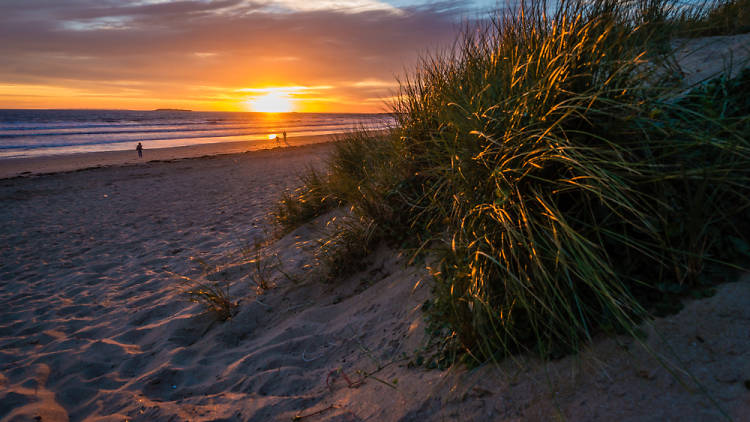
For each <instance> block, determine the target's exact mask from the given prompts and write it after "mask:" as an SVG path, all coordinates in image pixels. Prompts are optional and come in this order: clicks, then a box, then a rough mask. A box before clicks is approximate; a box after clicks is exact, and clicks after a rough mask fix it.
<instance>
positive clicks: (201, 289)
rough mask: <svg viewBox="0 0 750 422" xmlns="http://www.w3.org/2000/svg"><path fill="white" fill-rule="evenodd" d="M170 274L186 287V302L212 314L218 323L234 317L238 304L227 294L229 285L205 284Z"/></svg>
mask: <svg viewBox="0 0 750 422" xmlns="http://www.w3.org/2000/svg"><path fill="white" fill-rule="evenodd" d="M170 274H171V275H172V276H173V277H175V278H177V279H178V280H180V282H181V283H182V284H183V285H184V286H186V289H185V291H184V293H185V295H187V297H188V300H190V301H191V302H193V303H199V304H201V305H203V307H204V308H205V309H206V311H208V312H211V313H213V314H214V315H215V316H216V318H217V319H218V320H219V321H226V320H228V319H230V318H232V316H234V311H235V309H236V308H237V306H239V304H238V302H237V301H233V300H232V297H231V296H230V294H229V283H225V284H224V285H222V284H221V283H219V282H213V283H207V282H202V281H197V280H193V279H191V278H190V277H185V276H182V275H179V274H175V273H170Z"/></svg>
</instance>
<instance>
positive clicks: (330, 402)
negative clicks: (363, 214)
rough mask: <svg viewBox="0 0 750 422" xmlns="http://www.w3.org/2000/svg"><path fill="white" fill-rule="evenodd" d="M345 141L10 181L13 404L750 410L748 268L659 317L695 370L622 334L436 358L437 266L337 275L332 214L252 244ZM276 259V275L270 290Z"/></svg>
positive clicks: (467, 413)
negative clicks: (575, 346) (212, 307)
mask: <svg viewBox="0 0 750 422" xmlns="http://www.w3.org/2000/svg"><path fill="white" fill-rule="evenodd" d="M329 148H330V146H329V145H315V146H308V147H302V148H293V149H283V150H282V149H277V150H269V151H261V152H255V153H248V154H236V155H225V156H220V157H214V158H199V159H188V160H178V161H174V162H162V163H149V164H145V165H139V166H123V167H112V168H102V169H93V170H86V171H79V172H72V173H64V174H56V175H50V176H38V177H31V178H16V179H6V180H3V181H0V201H1V203H2V207H0V210H1V211H0V212H1V213H2V216H1V218H2V219H1V220H0V221H2V225H1V226H0V227H1V230H0V245H1V246H0V257H1V259H2V261H1V262H2V271H1V273H0V274H1V275H0V283H1V284H0V285H1V286H2V288H1V289H0V350H1V351H0V420H2V421H24V420H45V421H64V420H73V421H78V420H113V421H114V420H117V421H121V420H137V421H152V420H206V421H208V420H232V421H234V420H236V421H246V420H252V421H266V420H287V421H288V420H292V418H294V417H298V418H301V419H300V420H305V421H314V420H330V421H359V420H378V421H381V420H385V421H388V420H392V421H397V420H403V421H421V420H509V421H510V420H549V419H551V418H555V417H560V416H566V417H568V418H570V419H571V420H601V419H602V418H605V417H606V418H607V419H609V418H614V419H617V420H666V419H672V420H694V417H696V415H698V416H697V419H699V420H718V419H720V418H721V417H722V412H725V414H727V415H729V416H731V417H734V418H736V419H738V420H741V419H742V418H743V417H744V416H745V415H747V414H750V391H748V389H747V387H746V383H747V379H748V377H750V372H749V371H750V367H748V362H750V355H748V354H749V353H750V348H748V347H747V345H748V344H749V343H750V338H749V337H748V329H747V328H748V326H749V325H748V321H750V313H749V312H750V310H749V309H748V307H747V306H746V304H747V303H748V302H750V283H747V282H741V283H735V284H732V285H727V286H725V287H723V288H722V289H721V290H720V292H719V294H718V295H717V296H715V297H714V298H711V299H708V300H704V301H700V302H694V303H690V304H688V306H687V307H686V309H685V310H684V311H683V312H682V313H680V314H679V315H677V316H674V317H671V318H668V319H664V320H659V321H657V322H656V323H655V327H656V329H657V330H658V332H660V333H663V335H664V340H666V341H667V342H668V344H669V346H666V345H665V343H664V342H663V341H662V340H661V338H660V336H659V335H657V334H655V332H654V333H652V334H651V336H650V337H649V339H648V340H647V344H649V345H650V346H651V347H653V348H654V350H656V351H657V352H658V353H660V354H661V355H663V356H666V358H667V359H669V360H670V361H674V359H675V358H674V356H675V355H674V354H673V353H672V351H674V352H678V353H677V355H678V356H680V359H681V362H680V365H678V367H677V368H678V369H677V370H676V372H675V373H676V375H677V377H674V376H673V375H670V374H669V372H668V371H667V370H666V369H665V368H664V367H663V366H661V365H660V364H659V362H658V361H657V360H656V359H655V357H654V355H653V354H651V353H648V352H645V351H644V350H643V348H642V347H641V346H640V345H638V343H635V342H634V341H633V340H632V339H611V338H610V339H602V340H598V341H597V342H595V344H594V345H592V347H591V350H587V351H584V352H583V353H582V354H581V355H580V356H576V357H568V358H565V359H563V360H561V361H557V362H552V363H549V364H542V363H540V362H538V361H536V360H534V359H532V358H518V359H517V360H509V361H508V362H504V363H503V364H501V365H500V366H498V367H494V366H490V365H487V366H485V367H481V368H478V369H475V370H467V369H465V368H459V367H455V368H454V369H452V370H449V371H439V370H427V369H424V368H415V367H411V366H410V364H409V363H410V362H414V361H415V360H416V356H417V355H418V354H422V355H423V356H426V357H427V359H429V353H424V352H423V351H420V350H421V349H420V348H421V347H422V346H423V345H424V340H425V335H424V329H425V328H424V322H423V319H422V318H423V317H422V313H421V310H420V307H421V305H422V303H423V301H424V300H425V299H426V298H427V297H428V296H429V277H428V275H427V274H426V273H425V272H424V271H423V270H419V269H417V268H413V267H407V266H406V265H405V262H406V260H405V259H404V258H402V257H399V256H398V255H397V254H395V253H393V252H392V251H388V250H385V249H383V250H380V251H379V252H378V253H376V254H374V255H373V256H372V257H371V258H370V260H369V262H367V263H366V264H365V265H364V266H363V268H361V270H362V271H359V272H358V273H357V274H355V275H353V276H351V277H348V278H347V279H345V280H341V281H339V282H337V283H336V284H329V283H326V282H324V281H323V277H322V274H323V273H322V271H323V269H322V268H318V267H316V266H315V265H314V262H315V261H314V260H312V259H311V253H312V250H313V249H314V248H315V245H316V239H317V238H319V237H320V236H322V234H321V233H322V232H323V231H324V230H326V222H327V221H328V220H329V219H330V218H332V217H333V215H329V216H324V217H321V218H320V219H319V220H317V221H315V222H313V223H311V224H308V225H305V226H303V227H301V228H299V229H298V230H297V231H295V232H293V233H291V234H289V235H287V236H285V237H284V238H282V239H279V240H278V241H276V242H274V243H272V244H268V245H265V246H264V247H263V248H262V249H260V252H259V253H258V254H256V253H255V252H253V251H254V249H253V247H254V243H256V241H257V242H261V241H262V240H263V239H265V238H266V237H267V236H268V234H269V233H268V232H267V231H268V230H269V229H270V226H269V225H268V224H267V221H266V218H267V213H268V211H269V209H270V207H271V206H272V205H273V201H274V199H275V198H276V197H277V195H278V193H279V192H280V191H281V190H282V189H285V188H289V187H292V186H294V185H295V184H296V179H295V177H294V169H300V168H303V167H304V166H306V165H308V164H312V165H315V164H319V163H320V162H321V160H322V159H323V158H324V157H325V155H326V153H327V152H328V150H329ZM337 213H339V214H340V213H341V211H337ZM258 257H260V258H261V259H262V262H263V264H262V265H261V266H258V265H256V264H255V263H253V262H252V260H253V259H255V258H258ZM259 269H260V271H261V273H262V274H261V275H264V276H265V277H267V278H268V282H269V283H270V284H271V285H272V288H271V289H269V290H267V291H265V292H262V293H261V294H260V295H258V293H257V292H256V289H255V288H254V287H255V285H254V284H253V279H254V277H255V279H257V277H258V270H259ZM280 270H282V271H280ZM172 273H177V274H181V275H185V276H188V277H191V278H193V279H195V280H199V281H204V282H209V283H211V282H219V283H229V284H230V285H231V287H230V291H231V295H232V297H233V298H234V299H235V300H238V301H239V307H238V309H237V313H236V315H235V316H234V317H233V318H232V319H230V320H229V321H226V322H218V321H217V320H216V319H215V318H214V317H213V316H212V315H210V314H206V313H205V312H204V309H203V308H202V307H201V306H199V305H197V304H193V303H190V302H187V301H186V297H185V296H184V295H183V294H182V291H183V290H184V286H183V285H182V284H181V283H180V282H179V280H178V279H176V278H175V277H174V276H173V275H172ZM646 329H648V328H646ZM685 369H687V370H689V371H690V374H689V375H688V374H687V373H685V372H683V371H684V370H685ZM696 381H699V383H698V384H696ZM680 382H683V383H684V385H682V384H680Z"/></svg>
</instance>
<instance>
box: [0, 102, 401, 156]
mask: <svg viewBox="0 0 750 422" xmlns="http://www.w3.org/2000/svg"><path fill="white" fill-rule="evenodd" d="M393 124H394V119H393V117H392V116H391V115H388V114H336V113H274V114H270V113H242V112H218V111H179V110H154V111H135V110H0V158H21V157H36V156H44V155H64V154H74V153H81V152H96V151H124V150H132V149H134V148H135V145H136V144H137V143H138V142H141V143H142V144H143V147H144V148H169V147H178V146H187V145H196V144H207V143H216V142H234V141H254V140H257V141H261V140H265V141H267V140H268V139H269V135H272V134H278V135H279V136H281V134H282V133H283V132H284V131H285V132H286V133H287V136H289V137H292V136H301V135H324V134H332V133H342V132H347V131H351V130H353V129H357V128H360V127H364V128H368V129H383V128H386V127H389V126H393Z"/></svg>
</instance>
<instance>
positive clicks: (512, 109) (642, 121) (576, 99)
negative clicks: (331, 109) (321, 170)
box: [324, 0, 750, 360]
mask: <svg viewBox="0 0 750 422" xmlns="http://www.w3.org/2000/svg"><path fill="white" fill-rule="evenodd" d="M677 6H678V4H677V3H676V2H674V1H667V0H663V1H662V0H642V1H630V2H618V1H608V0H594V1H584V0H571V1H563V2H559V3H556V4H555V5H552V4H547V3H546V2H544V1H535V0H529V1H522V2H521V3H520V5H519V6H518V8H516V9H507V10H504V11H502V12H500V13H499V14H498V15H496V16H494V17H493V18H492V19H491V20H490V21H489V22H487V23H485V24H480V25H479V26H478V27H472V28H469V29H467V30H466V31H464V34H463V37H462V38H461V39H460V40H459V41H458V42H457V44H456V47H455V48H454V49H453V50H452V51H450V52H448V53H445V54H437V55H433V56H428V57H425V58H424V59H423V60H422V61H421V63H420V64H419V65H418V67H417V69H416V70H415V71H414V72H413V73H412V74H410V75H408V76H406V77H405V78H403V80H401V84H400V92H399V96H398V97H397V100H396V101H395V102H394V104H393V112H394V116H396V119H397V121H398V125H399V126H398V128H396V129H395V130H394V131H393V132H392V133H390V134H387V135H386V136H383V135H377V136H369V135H367V134H366V133H355V134H351V135H349V137H347V138H346V139H344V140H343V141H341V142H340V145H339V146H338V147H337V151H336V152H335V153H334V155H333V158H332V160H331V162H330V164H329V166H328V171H327V173H326V174H325V177H324V180H325V182H324V186H325V188H326V189H327V191H326V193H325V195H331V197H335V198H337V200H338V201H340V202H341V203H346V204H348V205H350V206H351V207H352V211H353V214H354V215H357V216H359V217H360V218H362V219H363V221H370V222H373V223H374V224H375V226H374V227H373V228H372V230H373V232H375V233H380V234H381V236H382V238H383V239H384V240H386V241H391V242H394V243H397V244H399V243H400V244H402V245H407V246H416V247H417V248H418V250H427V249H429V250H430V251H432V252H433V253H434V254H435V255H436V256H437V258H438V261H437V263H436V265H434V266H433V274H434V276H435V279H436V287H435V291H434V299H433V300H432V303H431V304H430V306H429V315H430V319H431V321H432V322H433V325H435V326H436V327H437V328H436V329H435V330H434V332H435V333H437V334H438V335H442V336H443V337H444V341H442V342H441V344H442V345H443V347H445V348H446V349H450V350H453V351H456V350H458V351H461V352H462V353H463V352H465V353H466V354H465V356H469V357H472V358H474V359H476V360H484V359H488V358H494V357H497V356H503V355H507V354H510V353H515V352H517V351H526V350H531V351H534V352H536V353H539V354H541V355H543V356H558V355H560V354H563V353H567V352H570V351H574V350H577V349H579V348H580V347H581V345H582V344H583V343H585V342H586V341H588V340H590V339H591V338H592V336H594V335H595V334H596V333H599V332H631V333H632V332H633V330H634V327H635V325H636V324H637V323H638V322H639V321H641V320H642V319H644V318H648V317H649V316H650V315H653V314H654V313H655V312H656V311H658V309H660V308H662V309H665V310H667V311H674V310H676V309H677V308H678V307H679V297H680V295H684V294H693V295H695V296H700V295H702V294H703V293H704V292H705V291H706V289H707V287H708V286H709V285H710V284H711V280H708V281H707V280H706V277H705V276H706V274H714V273H715V272H717V271H718V272H720V271H725V272H726V268H728V267H729V268H735V269H739V268H740V267H738V266H734V267H732V266H731V263H730V262H729V261H730V259H729V258H730V257H729V256H728V254H727V253H726V251H727V250H731V249H732V248H735V249H736V247H737V245H740V246H742V245H747V244H748V239H749V238H750V227H748V225H747V223H746V221H748V220H747V217H748V211H749V210H750V199H748V198H750V189H748V187H749V186H750V144H749V139H750V137H749V136H748V115H750V106H748V103H747V100H746V99H745V98H742V96H740V95H731V94H732V93H733V92H737V91H736V90H737V89H738V88H737V87H738V86H741V87H744V86H746V83H747V81H746V80H745V79H741V78H740V79H736V80H730V79H727V78H723V79H718V80H716V81H715V82H714V83H713V84H711V85H710V86H708V87H707V88H698V89H694V90H693V91H691V92H690V93H688V94H687V95H683V92H682V91H683V90H684V88H681V87H679V86H678V85H676V84H674V80H672V79H669V78H672V73H670V72H668V71H666V70H665V69H661V68H660V66H661V63H669V62H670V61H669V60H668V57H661V56H663V55H664V54H668V50H665V49H664V46H665V39H664V32H663V30H664V28H667V27H669V26H670V25H674V24H675V23H676V22H678V21H679V16H680V15H679V12H680V11H681V10H682V9H680V8H679V7H677ZM697 7H700V5H698V6H697ZM666 41H668V40H666ZM406 239H408V240H409V241H410V242H411V244H410V245H409V242H401V241H403V240H406ZM415 243H416V244H415Z"/></svg>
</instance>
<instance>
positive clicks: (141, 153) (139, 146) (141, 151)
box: [135, 142, 143, 158]
mask: <svg viewBox="0 0 750 422" xmlns="http://www.w3.org/2000/svg"><path fill="white" fill-rule="evenodd" d="M135 150H136V151H138V158H143V145H141V143H140V142H138V146H137V147H135Z"/></svg>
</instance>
